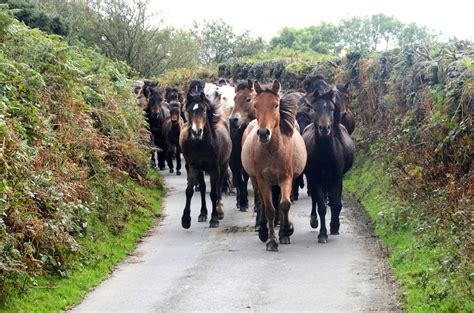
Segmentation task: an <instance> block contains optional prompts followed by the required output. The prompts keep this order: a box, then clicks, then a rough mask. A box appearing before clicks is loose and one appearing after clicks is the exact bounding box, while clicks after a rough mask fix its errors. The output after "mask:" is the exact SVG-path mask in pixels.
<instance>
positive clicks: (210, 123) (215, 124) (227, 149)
mask: <svg viewBox="0 0 474 313" xmlns="http://www.w3.org/2000/svg"><path fill="white" fill-rule="evenodd" d="M203 87H204V84H203V83H202V81H199V80H195V81H193V82H191V85H190V88H189V91H188V93H187V96H186V112H187V116H188V122H187V123H186V124H184V125H183V128H182V130H181V134H180V138H179V144H180V146H181V150H182V153H183V156H184V159H185V160H186V170H187V174H188V185H187V188H186V205H185V207H184V211H183V216H182V218H181V225H182V226H183V227H184V228H189V227H190V226H191V198H192V196H193V194H194V188H193V187H194V186H195V185H196V184H199V190H200V192H201V213H200V215H199V218H198V221H199V222H205V221H206V220H207V207H206V183H205V181H204V172H206V173H209V175H210V179H211V201H212V215H211V220H210V227H218V226H219V219H222V218H224V205H223V203H222V189H223V185H224V181H225V179H226V175H227V168H228V166H229V158H230V153H231V150H232V143H231V140H230V135H229V129H228V126H227V123H225V122H224V121H223V119H222V117H221V113H220V107H219V106H218V105H216V104H215V103H212V102H210V101H209V99H207V98H206V96H205V94H204V92H203Z"/></svg>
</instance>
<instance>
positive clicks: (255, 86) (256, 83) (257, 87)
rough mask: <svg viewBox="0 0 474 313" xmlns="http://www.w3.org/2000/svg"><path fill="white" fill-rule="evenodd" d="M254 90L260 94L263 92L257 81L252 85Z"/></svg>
mask: <svg viewBox="0 0 474 313" xmlns="http://www.w3.org/2000/svg"><path fill="white" fill-rule="evenodd" d="M253 86H254V88H255V91H256V92H257V93H262V92H263V89H262V86H260V83H259V82H258V80H256V81H255V82H254V84H253Z"/></svg>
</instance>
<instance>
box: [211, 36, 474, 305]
mask: <svg viewBox="0 0 474 313" xmlns="http://www.w3.org/2000/svg"><path fill="white" fill-rule="evenodd" d="M473 64H474V48H473V45H472V43H469V42H451V43H443V44H438V43H433V44H431V45H426V46H410V47H408V46H407V47H405V48H403V49H395V50H391V51H387V52H377V53H372V54H370V55H368V56H362V54H360V53H358V52H356V51H354V52H351V53H348V54H346V55H345V56H344V57H334V58H322V59H320V60H313V61H311V60H308V59H305V58H303V59H302V60H299V59H297V58H296V59H291V58H290V59H289V58H283V59H270V60H259V59H256V60H243V61H237V62H231V63H228V64H221V65H220V66H219V75H226V76H229V77H233V78H234V79H247V78H250V79H255V78H256V79H259V80H260V79H262V80H264V81H265V82H269V81H271V80H272V79H280V80H282V85H283V86H284V87H285V89H286V90H285V91H291V90H295V89H300V88H301V81H302V79H304V77H305V76H306V75H307V74H310V73H313V74H322V75H324V76H325V77H326V79H327V80H328V81H329V83H332V84H334V83H345V82H347V81H350V82H351V83H352V91H353V102H352V110H353V111H354V115H355V118H356V124H357V128H356V132H355V133H354V137H355V139H356V141H357V149H358V153H357V155H365V156H369V157H367V158H369V159H368V160H366V161H367V164H366V165H367V168H368V169H370V165H371V164H372V163H371V162H370V158H372V159H375V161H374V164H377V166H380V164H383V166H385V168H384V171H383V172H384V174H385V175H386V176H387V177H388V178H389V179H388V181H389V184H388V186H389V187H388V188H389V190H385V189H383V188H382V189H383V190H384V191H385V192H387V194H390V195H392V196H396V198H397V199H398V200H399V201H400V202H401V203H403V205H402V206H398V205H397V206H394V207H393V208H390V210H382V208H380V211H379V212H378V213H379V214H380V218H378V219H377V222H378V225H379V226H378V227H381V228H384V229H393V230H394V231H395V230H398V229H400V228H403V229H407V230H409V233H410V234H411V235H412V236H413V238H416V239H415V240H413V241H411V242H412V243H413V244H412V245H410V246H408V247H404V250H403V251H394V254H393V258H394V259H393V260H392V261H393V264H394V266H395V272H397V266H398V264H402V263H404V262H405V263H410V262H412V263H416V262H419V258H420V256H422V254H420V253H421V252H419V251H424V252H423V253H425V252H428V253H432V254H431V255H430V262H428V261H426V262H425V263H420V264H422V265H420V266H419V267H417V270H416V271H412V272H410V270H406V271H405V270H403V271H400V272H402V273H403V277H399V279H400V281H401V282H402V290H403V293H404V295H405V304H406V307H407V308H408V309H410V310H415V309H416V308H417V306H418V305H421V303H423V308H425V309H428V310H435V311H436V310H448V311H459V310H461V311H463V310H465V311H472V306H473V303H472V301H469V300H468V299H472V277H473V271H474V263H473V261H472V255H473V252H474V251H473V247H474V241H473V236H472V229H473V228H472V226H473V223H474V217H473V210H472V203H473V198H474V194H473V188H472V186H474V175H473V172H472V156H473V155H472V151H474V141H473V136H472V134H473V116H474V89H473V83H474V66H473ZM358 164H359V163H358ZM359 172H361V171H358V173H359ZM367 175H369V174H367ZM369 176H370V175H369ZM369 176H368V177H369ZM352 180H353V181H357V180H356V179H355V178H352ZM374 181H376V180H375V179H374ZM359 183H361V182H360V181H359ZM356 185H357V184H356ZM384 188H387V185H384ZM353 189H354V190H359V189H360V188H359V189H357V188H353ZM358 196H360V197H361V198H364V196H363V195H358ZM373 207H375V208H377V206H373ZM377 216H378V215H377ZM383 233H384V234H389V233H390V231H385V232H383ZM388 245H389V246H390V242H388ZM395 249H398V247H395ZM424 255H425V254H423V256H424ZM407 277H409V278H407ZM413 295H416V296H413ZM420 295H421V296H420ZM425 304H426V305H425ZM418 307H419V308H420V310H422V311H425V309H422V307H421V306H418Z"/></svg>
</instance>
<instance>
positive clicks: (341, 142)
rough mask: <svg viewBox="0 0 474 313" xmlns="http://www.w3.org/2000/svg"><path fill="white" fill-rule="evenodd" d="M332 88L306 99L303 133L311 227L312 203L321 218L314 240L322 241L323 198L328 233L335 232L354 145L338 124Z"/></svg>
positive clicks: (313, 220)
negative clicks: (308, 119) (309, 112)
mask: <svg viewBox="0 0 474 313" xmlns="http://www.w3.org/2000/svg"><path fill="white" fill-rule="evenodd" d="M336 93H337V91H336V90H330V91H328V92H326V93H324V94H320V93H319V91H318V89H316V90H315V91H313V92H312V93H311V94H309V95H308V96H307V97H306V99H307V103H308V105H310V106H311V107H312V108H313V110H314V113H313V115H312V120H313V123H312V124H310V125H309V126H308V127H307V128H306V130H305V131H304V133H303V139H304V142H305V145H306V150H307V152H308V160H307V163H306V168H305V171H304V173H305V175H306V177H307V179H308V185H309V189H310V190H311V199H312V208H311V227H313V228H316V227H317V226H318V218H317V215H316V204H317V207H318V213H319V217H320V219H321V229H320V232H319V236H318V242H320V243H326V242H327V239H328V236H327V229H326V218H325V217H326V199H327V196H328V197H329V206H330V207H331V223H330V231H331V235H337V234H339V225H340V222H339V214H340V212H341V209H342V202H341V195H342V178H343V175H344V174H345V173H346V172H347V171H348V170H349V169H350V168H351V167H352V163H353V161H354V154H355V145H354V142H353V141H352V139H351V137H350V136H349V134H348V133H347V130H346V128H345V127H343V126H341V125H340V124H339V118H340V111H339V107H338V106H337V105H336Z"/></svg>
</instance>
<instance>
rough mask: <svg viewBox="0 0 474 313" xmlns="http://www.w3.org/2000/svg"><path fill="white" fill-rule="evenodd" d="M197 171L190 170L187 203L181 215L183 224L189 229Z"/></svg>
mask: <svg viewBox="0 0 474 313" xmlns="http://www.w3.org/2000/svg"><path fill="white" fill-rule="evenodd" d="M196 176H197V173H196V171H195V170H193V169H189V171H188V186H187V188H186V205H185V206H184V210H183V216H182V217H181V226H183V228H186V229H188V228H189V227H191V199H192V197H193V194H194V185H195V180H196Z"/></svg>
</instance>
